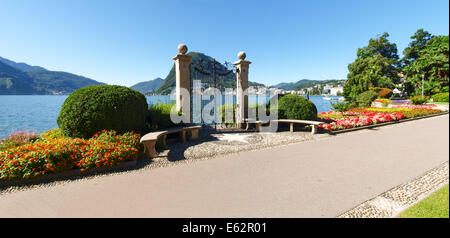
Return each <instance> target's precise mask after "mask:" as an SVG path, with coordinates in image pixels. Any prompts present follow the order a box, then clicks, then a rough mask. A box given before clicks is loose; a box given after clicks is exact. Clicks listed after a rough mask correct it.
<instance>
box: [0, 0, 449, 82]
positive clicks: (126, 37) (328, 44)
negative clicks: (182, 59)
mask: <svg viewBox="0 0 450 238" xmlns="http://www.w3.org/2000/svg"><path fill="white" fill-rule="evenodd" d="M448 5H449V2H448V0H430V1H423V0H408V1H406V0H395V1H392V0H376V1H365V0H359V1H353V0H341V1H325V0H317V1H300V0H297V1H281V0H280V1H263V0H260V1H256V0H255V1H244V0H227V1H213V0H184V1H181V0H160V1H159V0H158V1H157V0H145V1H136V0H130V1H125V0H73V1H69V0H39V1H37V0H36V1H34V0H0V56H2V57H5V58H8V59H11V60H14V61H19V62H26V63H28V64H32V65H39V66H43V67H45V68H47V69H50V70H58V71H67V72H71V73H75V74H80V75H83V76H86V77H90V78H92V79H95V80H98V81H101V82H106V83H109V84H118V85H125V86H131V85H133V84H135V83H137V82H141V81H147V80H151V79H154V78H156V77H162V78H164V77H166V75H167V74H168V72H169V70H170V68H171V66H172V64H173V60H172V57H173V56H174V55H176V54H177V51H176V48H177V45H178V44H180V43H185V44H187V45H188V48H189V50H190V51H198V52H203V53H205V54H207V55H210V56H213V57H215V58H216V59H217V60H219V61H220V62H224V61H225V60H226V61H235V60H236V59H237V56H236V55H237V53H238V52H239V51H245V52H246V53H247V59H248V60H250V61H252V64H251V65H250V76H249V77H250V80H251V81H256V82H260V83H264V84H268V85H273V84H276V83H278V82H294V81H297V80H300V79H303V78H308V79H317V80H322V79H331V78H346V75H347V73H348V71H347V65H348V64H349V63H351V62H352V61H353V60H354V59H355V57H356V50H357V48H358V47H362V46H365V45H367V43H368V40H369V39H370V38H371V37H375V36H376V35H377V34H380V33H383V32H388V33H389V34H390V40H391V41H392V42H395V43H397V46H398V49H399V53H401V52H402V51H403V49H404V48H405V47H406V46H407V45H408V43H409V41H410V39H409V37H410V36H411V35H412V34H413V33H414V32H415V31H416V30H417V29H418V28H424V29H425V30H428V31H429V32H430V33H432V34H435V35H448V28H449V10H448V9H449V6H448Z"/></svg>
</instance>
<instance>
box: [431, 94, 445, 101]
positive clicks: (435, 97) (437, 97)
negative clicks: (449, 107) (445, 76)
mask: <svg viewBox="0 0 450 238" xmlns="http://www.w3.org/2000/svg"><path fill="white" fill-rule="evenodd" d="M431 98H432V99H433V102H448V101H449V100H448V99H449V94H448V93H438V94H435V95H433V96H432V97H431Z"/></svg>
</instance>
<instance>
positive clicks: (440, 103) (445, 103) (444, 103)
mask: <svg viewBox="0 0 450 238" xmlns="http://www.w3.org/2000/svg"><path fill="white" fill-rule="evenodd" d="M430 103H431V104H436V105H448V102H430Z"/></svg>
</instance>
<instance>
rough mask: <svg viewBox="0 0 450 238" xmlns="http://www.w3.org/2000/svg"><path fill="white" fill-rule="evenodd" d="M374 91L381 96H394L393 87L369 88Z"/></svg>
mask: <svg viewBox="0 0 450 238" xmlns="http://www.w3.org/2000/svg"><path fill="white" fill-rule="evenodd" d="M369 89H370V90H372V91H375V92H376V93H377V94H378V97H380V98H389V97H391V96H392V89H390V88H378V87H375V88H369Z"/></svg>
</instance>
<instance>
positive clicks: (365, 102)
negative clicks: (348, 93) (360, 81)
mask: <svg viewBox="0 0 450 238" xmlns="http://www.w3.org/2000/svg"><path fill="white" fill-rule="evenodd" d="M377 97H378V93H376V92H375V91H366V92H363V93H360V94H359V95H358V96H357V97H356V101H357V102H358V105H359V106H360V107H370V105H371V104H372V102H373V101H374V100H375V99H377Z"/></svg>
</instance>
